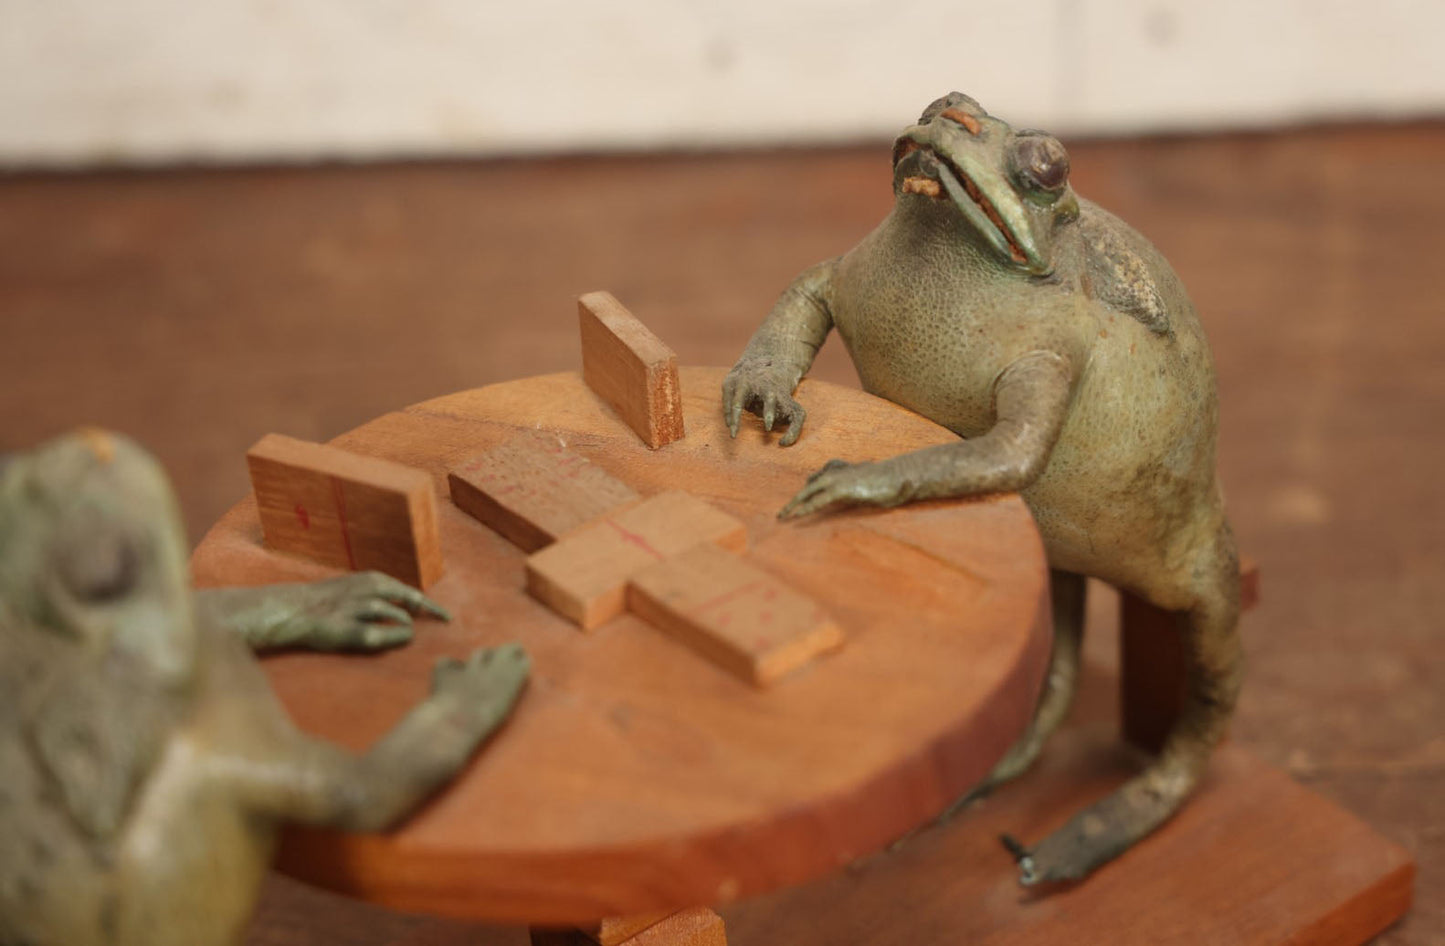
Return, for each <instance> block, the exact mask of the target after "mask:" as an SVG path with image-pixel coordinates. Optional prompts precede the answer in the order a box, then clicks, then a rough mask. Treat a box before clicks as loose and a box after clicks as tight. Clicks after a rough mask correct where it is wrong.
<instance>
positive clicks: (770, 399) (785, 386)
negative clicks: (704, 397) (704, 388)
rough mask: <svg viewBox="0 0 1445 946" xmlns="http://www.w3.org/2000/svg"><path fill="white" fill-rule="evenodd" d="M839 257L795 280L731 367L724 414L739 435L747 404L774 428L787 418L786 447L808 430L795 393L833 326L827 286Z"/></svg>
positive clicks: (783, 442) (783, 441) (767, 426)
mask: <svg viewBox="0 0 1445 946" xmlns="http://www.w3.org/2000/svg"><path fill="white" fill-rule="evenodd" d="M836 263H837V260H828V261H827V262H824V263H819V264H818V265H816V266H814V267H812V268H811V269H808V270H805V271H804V272H803V274H802V275H801V276H799V277H798V278H797V279H795V280H793V283H792V285H790V286H789V287H788V288H787V289H786V290H785V291H784V292H783V295H782V296H781V297H780V298H779V299H778V301H777V303H776V304H775V305H774V306H773V310H772V312H770V313H768V317H767V318H766V319H764V320H763V324H762V325H761V326H759V327H758V330H757V332H756V333H754V335H753V337H752V340H751V341H749V342H748V347H747V348H746V349H744V350H743V353H742V356H741V357H740V358H738V362H737V364H735V365H733V369H732V371H729V372H728V376H727V378H726V379H725V380H724V381H723V416H724V417H725V418H726V420H727V425H728V430H729V431H730V432H731V433H732V435H733V436H734V437H736V436H737V435H738V425H739V424H740V423H741V420H742V413H743V411H745V410H746V411H751V412H752V413H754V414H757V415H758V416H759V417H761V418H762V419H763V428H764V429H765V430H769V431H770V430H772V429H773V425H774V424H775V423H776V422H777V421H779V420H786V421H787V422H788V429H787V431H786V432H785V433H784V434H783V436H782V438H781V439H780V440H779V441H778V443H779V444H781V445H782V446H784V447H787V446H790V445H792V444H793V443H796V442H797V439H798V435H799V434H801V433H802V432H803V419H804V417H806V416H807V412H806V411H804V410H803V407H802V405H801V404H799V403H798V402H797V401H795V400H794V399H793V391H794V390H796V389H797V387H798V382H799V381H801V380H802V379H803V375H804V374H806V373H807V371H808V369H809V368H810V367H812V364H813V358H814V357H815V356H816V355H817V354H818V349H819V348H821V347H823V342H824V341H825V340H826V339H827V337H828V332H829V331H830V330H831V329H832V327H833V316H832V315H831V313H829V311H828V303H827V290H828V283H829V281H830V280H831V279H832V276H833V267H834V266H835V265H836Z"/></svg>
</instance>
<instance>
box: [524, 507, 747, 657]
mask: <svg viewBox="0 0 1445 946" xmlns="http://www.w3.org/2000/svg"><path fill="white" fill-rule="evenodd" d="M704 542H713V543H716V544H718V545H720V546H722V547H724V548H729V549H734V550H737V551H741V550H742V549H744V548H746V547H747V529H746V527H744V526H743V524H742V523H741V522H739V521H738V520H737V519H734V518H733V517H732V516H729V515H728V514H727V513H725V512H722V511H721V510H718V509H716V508H714V507H712V506H710V505H708V504H707V503H705V502H703V501H702V500H700V499H698V498H696V497H695V496H692V495H690V494H688V493H685V492H682V491H681V490H670V491H668V492H666V493H659V494H658V495H656V496H653V497H652V498H650V499H646V500H643V501H642V502H640V503H638V504H637V505H635V506H631V507H628V508H626V509H623V510H621V511H619V512H616V513H613V514H611V515H608V516H604V517H603V518H601V519H599V520H597V521H596V522H594V523H591V524H589V525H586V526H583V527H582V528H581V529H578V530H577V531H576V532H572V533H569V534H567V535H565V536H563V537H562V538H561V539H558V540H557V541H556V542H554V543H553V544H551V545H549V546H547V547H546V548H544V549H542V550H541V551H540V552H537V553H535V554H533V555H532V556H531V557H530V558H528V559H527V590H528V591H529V592H531V593H532V596H533V597H535V598H536V599H537V600H539V601H541V602H542V603H543V604H546V605H549V606H550V607H552V608H553V609H554V610H556V611H557V612H558V613H559V614H562V615H563V616H564V617H566V618H568V619H570V620H572V621H575V622H576V623H577V624H580V625H581V626H582V627H583V629H585V630H590V629H592V628H594V627H596V626H597V625H599V624H601V623H603V622H604V621H607V620H610V619H612V618H614V617H616V616H617V615H619V614H621V613H622V611H623V610H624V608H625V607H626V603H627V596H626V592H627V582H628V580H629V579H630V578H631V577H632V576H633V575H634V574H635V573H636V572H638V571H639V570H640V569H643V568H646V567H647V566H649V565H652V564H654V563H656V562H660V561H662V560H663V559H665V558H668V557H669V556H672V555H676V554H678V553H679V552H685V551H687V550H688V549H690V548H692V547H694V546H696V545H699V544H701V543H704Z"/></svg>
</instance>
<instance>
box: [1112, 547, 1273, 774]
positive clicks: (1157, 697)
mask: <svg viewBox="0 0 1445 946" xmlns="http://www.w3.org/2000/svg"><path fill="white" fill-rule="evenodd" d="M1258 603H1259V565H1258V564H1256V563H1255V562H1254V561H1253V560H1252V559H1248V558H1244V559H1241V560H1240V564H1239V609H1240V613H1241V614H1242V613H1243V612H1245V611H1247V610H1249V609H1250V608H1253V607H1254V606H1255V605H1256V604H1258ZM1119 701H1120V718H1121V725H1122V728H1123V732H1124V738H1125V739H1127V740H1128V741H1129V742H1131V743H1133V744H1134V745H1136V746H1138V747H1139V748H1141V749H1143V750H1144V751H1146V752H1158V751H1159V750H1160V749H1161V748H1163V746H1164V740H1165V738H1167V737H1168V735H1169V731H1170V730H1171V729H1173V728H1174V721H1175V720H1176V719H1178V718H1179V711H1180V709H1181V708H1182V707H1183V706H1184V639H1183V637H1182V635H1181V631H1180V627H1179V623H1178V619H1177V618H1176V617H1175V616H1174V615H1173V614H1170V613H1169V612H1168V611H1164V610H1162V609H1160V608H1156V607H1155V606H1154V605H1152V604H1150V603H1149V602H1147V601H1145V600H1143V599H1142V598H1139V597H1136V596H1135V595H1131V594H1129V593H1128V592H1122V591H1121V592H1120V593H1119Z"/></svg>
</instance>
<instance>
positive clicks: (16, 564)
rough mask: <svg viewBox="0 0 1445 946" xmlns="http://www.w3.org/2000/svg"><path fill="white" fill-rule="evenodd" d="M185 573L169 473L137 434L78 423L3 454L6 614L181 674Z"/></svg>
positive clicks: (185, 659)
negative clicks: (77, 427)
mask: <svg viewBox="0 0 1445 946" xmlns="http://www.w3.org/2000/svg"><path fill="white" fill-rule="evenodd" d="M189 584H190V583H189V575H188V571H187V567H186V540H185V533H184V529H183V528H182V524H181V517H180V511H179V509H178V508H177V506H176V500H175V496H174V494H173V493H172V491H171V487H170V483H169V481H168V480H167V479H166V476H165V473H164V472H163V471H162V469H161V467H160V465H159V464H158V463H157V462H156V461H155V459H154V458H152V457H151V456H150V455H149V454H147V453H146V452H145V451H144V450H142V449H141V448H140V447H138V446H136V445H135V444H134V443H132V442H131V441H129V440H127V439H125V438H123V437H119V436H115V435H112V434H106V433H102V432H100V431H93V430H88V431H80V432H77V433H75V434H72V435H70V436H67V437H62V438H60V439H58V440H54V441H52V442H50V443H47V444H45V445H43V446H41V447H38V448H36V449H35V450H33V451H30V452H28V453H23V454H13V455H10V456H8V457H6V458H4V459H3V462H0V625H11V629H12V630H13V628H14V626H16V625H19V626H24V627H29V628H32V629H34V630H36V631H38V632H40V633H49V634H54V635H57V636H59V637H60V638H62V639H64V640H66V641H68V642H70V643H71V644H72V645H73V646H75V647H76V648H77V649H78V651H79V652H80V653H82V654H86V655H89V657H90V658H92V659H95V660H100V661H120V662H122V663H125V664H127V665H131V666H133V667H136V668H138V669H141V670H142V672H143V673H144V674H145V675H147V676H148V677H149V678H150V679H152V680H155V681H156V682H158V683H161V684H162V685H179V684H181V683H183V682H185V681H186V680H189V679H190V677H191V672H192V668H193V666H194V664H195V659H196V635H195V630H194V628H195V621H194V616H193V612H192V605H191V595H190V587H189ZM5 631H6V628H5V627H0V632H5Z"/></svg>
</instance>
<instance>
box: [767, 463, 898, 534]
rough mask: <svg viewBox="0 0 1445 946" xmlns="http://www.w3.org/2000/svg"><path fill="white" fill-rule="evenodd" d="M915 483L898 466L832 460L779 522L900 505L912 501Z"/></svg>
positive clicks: (815, 475)
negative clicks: (850, 508) (842, 509)
mask: <svg viewBox="0 0 1445 946" xmlns="http://www.w3.org/2000/svg"><path fill="white" fill-rule="evenodd" d="M915 491H916V486H915V484H914V482H913V480H912V479H911V478H909V477H907V476H904V475H902V474H901V473H900V471H899V470H898V468H897V466H896V464H895V463H893V462H891V461H889V460H880V461H877V462H874V463H845V462H843V461H842V460H829V461H828V462H827V463H825V464H824V465H823V466H822V468H821V469H819V470H818V471H817V472H816V473H814V474H813V475H812V476H810V477H808V482H807V483H806V484H804V486H803V488H802V489H800V490H799V491H798V494H797V495H796V496H794V497H793V498H792V499H790V500H788V504H787V505H786V506H784V507H783V508H782V510H781V511H779V513H778V518H779V519H800V518H802V517H803V516H807V515H811V514H813V513H815V512H823V511H824V510H826V509H831V508H833V507H836V506H897V505H899V504H901V503H906V502H908V500H910V499H912V498H913V495H914V493H915Z"/></svg>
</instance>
